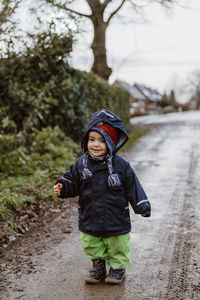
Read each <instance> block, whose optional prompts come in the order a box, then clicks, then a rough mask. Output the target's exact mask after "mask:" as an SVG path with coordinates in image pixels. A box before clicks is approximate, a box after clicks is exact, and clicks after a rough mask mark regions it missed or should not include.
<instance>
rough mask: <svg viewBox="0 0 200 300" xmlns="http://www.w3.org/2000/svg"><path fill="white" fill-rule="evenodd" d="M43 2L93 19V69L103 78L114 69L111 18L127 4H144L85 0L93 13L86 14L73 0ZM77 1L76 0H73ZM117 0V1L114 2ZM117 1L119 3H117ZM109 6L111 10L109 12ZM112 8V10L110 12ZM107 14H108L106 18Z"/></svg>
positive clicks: (126, 0) (168, 2)
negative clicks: (108, 38) (110, 49)
mask: <svg viewBox="0 0 200 300" xmlns="http://www.w3.org/2000/svg"><path fill="white" fill-rule="evenodd" d="M40 1H42V2H44V1H45V2H47V3H49V4H51V5H52V6H54V7H57V8H59V9H61V10H64V11H66V12H68V13H69V14H71V15H78V16H80V17H84V18H87V19H89V20H91V22H92V24H93V29H94V38H93V42H92V45H91V48H92V51H93V55H94V62H93V66H92V69H91V71H92V72H94V73H95V74H98V75H99V76H101V77H102V78H104V79H106V80H108V78H109V77H110V75H111V73H112V69H111V68H110V67H109V66H108V64H107V55H106V30H107V28H108V26H109V24H110V22H111V20H112V19H113V18H114V17H115V16H116V15H118V13H119V11H120V10H121V9H122V7H123V6H124V5H125V4H127V5H129V6H130V9H134V10H137V9H139V8H142V6H141V5H140V6H139V5H138V4H137V3H138V1H135V0H120V1H113V0H84V2H85V3H87V5H88V6H89V8H90V11H91V13H90V14H85V13H82V12H81V11H79V10H78V9H77V10H76V9H73V8H72V7H71V6H70V3H71V2H72V1H69V0H65V1H64V3H63V1H62V0H40ZM73 2H75V1H73ZM114 2H115V3H114ZM116 2H117V5H116ZM174 2H176V0H145V1H143V2H142V3H143V7H144V6H146V5H148V4H151V3H158V4H161V5H163V6H168V7H169V6H170V5H172V4H173V3H174ZM108 6H109V12H108ZM112 8H113V9H112ZM110 10H111V12H110ZM105 15H106V16H107V17H106V18H105Z"/></svg>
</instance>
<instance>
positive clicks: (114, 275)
mask: <svg viewBox="0 0 200 300" xmlns="http://www.w3.org/2000/svg"><path fill="white" fill-rule="evenodd" d="M124 277H125V270H124V269H116V270H114V269H112V268H110V270H109V274H108V276H107V277H106V279H105V282H106V283H108V284H117V283H120V282H122V280H123V279H124Z"/></svg>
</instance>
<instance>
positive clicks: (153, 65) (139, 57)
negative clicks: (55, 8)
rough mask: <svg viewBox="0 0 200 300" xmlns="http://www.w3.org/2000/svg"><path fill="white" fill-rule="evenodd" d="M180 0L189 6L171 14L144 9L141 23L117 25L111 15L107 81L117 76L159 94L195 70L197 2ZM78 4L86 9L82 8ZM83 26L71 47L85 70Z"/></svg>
mask: <svg viewBox="0 0 200 300" xmlns="http://www.w3.org/2000/svg"><path fill="white" fill-rule="evenodd" d="M81 2H82V3H84V2H85V1H81ZM180 2H181V1H180ZM183 2H184V1H183ZM186 2H189V3H188V5H190V8H189V9H188V8H185V9H184V8H178V7H176V9H175V10H173V14H169V13H167V12H166V11H165V10H164V9H163V8H161V7H160V6H159V5H152V6H150V7H148V8H147V9H146V11H145V12H146V14H145V16H146V18H147V19H148V21H147V22H143V21H142V20H141V21H138V22H136V23H129V24H123V25H122V24H121V22H124V21H125V19H124V18H123V19H120V20H119V19H117V18H115V19H113V22H112V24H111V25H110V27H109V29H108V32H107V53H108V62H109V64H110V66H111V67H113V74H112V76H111V78H110V82H111V83H112V82H113V81H114V80H116V79H120V80H124V81H127V82H129V83H130V84H133V83H134V82H137V83H142V84H146V85H149V86H151V87H153V88H157V89H158V90H159V91H161V92H163V91H165V90H169V89H170V88H175V89H177V90H178V87H179V86H180V85H181V83H183V82H184V80H185V79H186V78H187V76H188V74H190V73H191V72H193V71H194V70H197V69H200V38H199V36H200V1H199V0H196V1H195V0H194V1H186ZM191 2H193V5H192V6H193V7H194V8H192V7H191ZM80 8H81V9H82V12H89V11H87V6H84V5H83V6H82V7H80ZM81 9H80V10H81ZM123 14H124V15H126V14H127V15H128V14H130V11H128V10H127V11H126V10H124V11H123ZM84 28H85V29H86V32H85V33H82V34H81V35H80V38H79V40H78V42H77V43H76V45H75V47H74V52H73V56H72V63H73V66H74V67H77V68H80V69H81V70H86V71H89V70H90V67H91V65H92V59H93V57H92V52H91V50H90V49H89V45H90V44H91V42H92V27H91V25H90V23H89V21H88V22H86V24H85V25H84Z"/></svg>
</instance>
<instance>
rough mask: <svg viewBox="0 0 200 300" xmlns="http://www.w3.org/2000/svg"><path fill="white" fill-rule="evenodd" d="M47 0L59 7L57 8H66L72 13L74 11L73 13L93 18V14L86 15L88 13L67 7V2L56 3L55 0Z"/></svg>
mask: <svg viewBox="0 0 200 300" xmlns="http://www.w3.org/2000/svg"><path fill="white" fill-rule="evenodd" d="M45 1H46V2H47V3H50V4H52V5H53V6H55V7H57V8H61V9H64V10H66V11H68V12H71V13H73V14H76V15H79V16H81V17H86V18H89V19H91V15H86V14H83V13H81V12H79V11H76V10H74V9H71V8H69V7H67V6H66V5H65V4H60V3H56V2H55V1H54V0H45Z"/></svg>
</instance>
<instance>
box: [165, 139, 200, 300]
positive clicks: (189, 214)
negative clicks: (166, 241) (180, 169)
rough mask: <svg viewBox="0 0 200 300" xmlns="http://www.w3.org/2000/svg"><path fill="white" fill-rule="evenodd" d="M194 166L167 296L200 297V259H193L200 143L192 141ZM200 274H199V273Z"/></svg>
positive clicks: (171, 297)
mask: <svg viewBox="0 0 200 300" xmlns="http://www.w3.org/2000/svg"><path fill="white" fill-rule="evenodd" d="M192 148H193V149H192V152H191V157H190V166H189V170H188V175H187V178H188V180H187V182H186V186H185V193H184V198H183V200H184V203H183V207H182V211H180V212H179V213H181V216H180V219H179V226H178V232H177V233H176V238H175V245H174V250H173V254H172V259H171V265H170V270H169V277H168V285H167V287H166V294H165V296H164V297H163V299H180V300H182V299H183V300H186V299H188V300H191V299H200V284H199V283H197V285H194V284H193V285H192V284H191V280H190V278H189V277H190V276H191V271H192V270H191V266H193V273H195V271H197V272H198V269H199V268H198V263H197V261H195V260H194V259H193V255H192V252H193V251H194V250H195V248H196V246H195V241H198V231H194V226H195V215H194V214H195V209H194V207H193V206H192V204H194V203H195V201H194V197H195V195H194V192H193V187H194V186H195V184H197V182H195V178H197V176H195V175H196V170H197V166H198V147H197V145H192ZM198 275H199V274H197V276H198ZM197 278H198V277H197Z"/></svg>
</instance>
